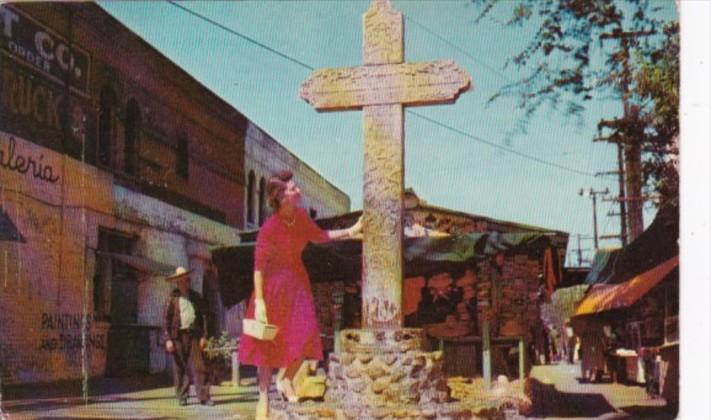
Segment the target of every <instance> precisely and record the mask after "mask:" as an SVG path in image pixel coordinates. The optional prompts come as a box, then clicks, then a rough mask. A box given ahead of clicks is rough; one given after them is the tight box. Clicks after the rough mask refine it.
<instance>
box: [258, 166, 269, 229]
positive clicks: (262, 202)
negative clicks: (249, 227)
mask: <svg viewBox="0 0 711 420" xmlns="http://www.w3.org/2000/svg"><path fill="white" fill-rule="evenodd" d="M266 197H267V182H266V181H265V180H264V178H261V179H260V180H259V226H262V223H264V220H265V219H266V218H267V203H266V201H267V200H266Z"/></svg>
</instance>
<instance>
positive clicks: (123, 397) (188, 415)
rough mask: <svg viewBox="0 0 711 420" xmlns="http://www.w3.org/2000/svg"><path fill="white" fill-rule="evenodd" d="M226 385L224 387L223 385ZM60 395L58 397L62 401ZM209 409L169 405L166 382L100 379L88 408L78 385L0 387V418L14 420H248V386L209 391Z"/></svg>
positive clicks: (252, 397) (253, 395) (253, 396)
mask: <svg viewBox="0 0 711 420" xmlns="http://www.w3.org/2000/svg"><path fill="white" fill-rule="evenodd" d="M225 384H227V383H225ZM62 393H63V395H62ZM211 393H212V398H213V400H214V401H215V406H214V407H203V406H201V405H200V404H199V403H198V401H197V399H196V398H194V397H193V398H190V400H189V405H188V406H187V407H180V406H179V405H178V403H177V401H176V399H175V394H174V390H173V387H172V385H171V382H170V379H168V378H166V377H156V376H148V377H144V378H133V379H101V380H98V381H95V383H92V387H91V393H90V397H89V403H88V404H86V403H85V401H84V400H83V398H82V397H81V385H80V384H79V383H78V382H76V381H73V382H67V383H62V384H51V385H49V384H47V385H31V386H20V387H3V395H2V397H3V400H2V405H0V409H1V410H2V411H0V413H1V414H0V418H2V419H3V420H5V419H4V418H3V417H2V414H4V415H5V416H7V418H8V419H10V420H15V419H18V420H19V419H151V420H164V419H165V420H167V419H245V420H246V419H251V418H252V417H254V407H255V403H256V400H257V389H256V387H254V386H249V387H239V388H235V387H232V386H231V385H225V386H213V387H211Z"/></svg>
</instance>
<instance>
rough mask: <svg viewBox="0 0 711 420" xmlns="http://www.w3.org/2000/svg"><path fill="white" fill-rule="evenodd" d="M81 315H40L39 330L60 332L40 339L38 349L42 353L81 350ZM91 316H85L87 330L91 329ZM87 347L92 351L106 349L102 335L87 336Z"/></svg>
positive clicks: (45, 313) (104, 337) (44, 313)
mask: <svg viewBox="0 0 711 420" xmlns="http://www.w3.org/2000/svg"><path fill="white" fill-rule="evenodd" d="M82 321H83V315H82V314H80V313H47V312H43V313H42V320H41V323H40V329H42V330H50V331H60V333H59V334H58V335H56V336H44V337H41V338H40V345H39V349H40V350H43V351H60V350H79V349H81V348H82V338H81V328H82ZM91 321H92V320H91V316H87V320H86V322H87V329H89V330H90V329H91ZM86 344H87V347H88V348H90V349H94V350H105V349H106V336H105V335H104V334H87V336H86Z"/></svg>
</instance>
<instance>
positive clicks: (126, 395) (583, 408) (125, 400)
mask: <svg viewBox="0 0 711 420" xmlns="http://www.w3.org/2000/svg"><path fill="white" fill-rule="evenodd" d="M579 372H580V367H579V365H568V364H560V365H549V366H534V368H533V370H532V372H531V380H530V381H531V390H532V391H533V408H532V412H531V413H530V415H529V416H530V418H547V419H554V418H565V419H571V418H600V419H613V418H639V419H655V420H661V419H672V418H674V416H672V415H671V414H669V413H667V412H666V411H665V410H664V408H663V406H664V401H663V400H661V399H651V398H649V397H648V396H647V394H646V393H645V390H644V388H643V387H641V386H630V385H621V384H614V383H601V384H589V383H579V381H578V380H577V378H578V377H579V376H580V373H579ZM92 390H93V391H92V392H93V394H94V396H92V397H91V398H90V402H89V404H88V405H85V404H83V401H82V399H81V398H80V397H76V395H80V386H79V384H77V383H76V382H72V383H66V384H59V385H55V386H52V387H44V386H24V387H22V388H9V389H7V390H5V389H4V390H3V404H2V410H3V413H5V414H6V415H8V417H9V419H11V420H14V419H156V420H157V419H203V418H205V419H211V418H214V419H251V418H252V413H253V410H254V404H255V401H256V397H257V393H256V388H255V387H254V386H245V387H240V388H233V387H232V386H219V387H212V394H213V397H214V400H215V402H216V405H215V406H214V407H202V406H200V405H199V404H197V400H195V399H194V398H193V399H191V400H190V405H189V406H188V407H179V406H178V405H177V404H176V402H175V398H174V397H173V390H172V387H171V386H170V382H169V380H168V379H167V378H165V377H148V378H141V379H130V380H119V379H111V380H107V379H103V380H99V381H97V382H96V383H94V384H93V387H92ZM64 395H75V397H71V398H66V397H64ZM3 420H4V419H3Z"/></svg>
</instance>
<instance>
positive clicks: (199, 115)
mask: <svg viewBox="0 0 711 420" xmlns="http://www.w3.org/2000/svg"><path fill="white" fill-rule="evenodd" d="M249 133H252V134H249ZM247 136H252V137H259V136H261V137H263V138H264V140H263V143H264V144H265V145H268V146H269V145H271V146H270V147H271V148H276V147H277V146H274V145H275V144H276V142H275V141H274V140H273V139H271V138H270V137H268V136H267V135H266V134H264V133H263V132H262V131H261V129H259V127H257V126H256V125H254V123H252V122H250V121H249V120H248V119H247V118H245V117H244V116H243V115H242V114H240V113H239V112H238V111H237V110H236V109H234V108H233V107H232V106H230V105H229V104H227V103H226V102H225V101H223V100H222V99H220V98H219V97H217V96H216V95H215V94H214V93H212V92H211V91H209V90H208V89H206V88H205V87H204V86H202V85H201V84H200V83H198V82H197V81H196V80H195V79H193V78H192V77H191V76H190V75H189V74H187V73H186V72H185V71H183V70H182V69H181V68H179V67H178V66H176V65H175V64H173V63H172V62H171V61H169V60H168V59H167V58H165V57H164V56H163V55H162V54H160V53H159V52H158V51H156V50H155V49H154V48H153V47H152V46H150V45H149V44H147V43H146V42H145V41H143V40H142V39H141V38H140V37H138V36H136V35H135V34H133V33H132V32H131V31H129V30H128V29H127V28H126V27H125V26H123V25H122V24H121V23H120V22H118V21H117V20H116V19H114V18H113V17H111V16H110V15H109V14H107V13H106V12H104V11H103V10H102V9H101V8H100V7H99V6H97V5H95V4H93V3H39V4H32V3H18V4H3V5H0V214H2V217H3V221H2V223H0V226H2V228H3V230H8V232H9V230H10V228H12V229H11V230H12V232H9V233H8V235H5V234H4V233H3V235H0V238H2V240H0V307H2V308H3V309H2V311H0V336H2V340H0V375H1V377H2V381H3V382H4V383H12V382H38V381H50V380H57V379H69V378H78V377H80V376H81V374H82V366H83V365H85V366H86V367H87V371H88V373H89V375H91V376H101V375H105V374H106V375H125V374H142V373H155V372H161V371H164V370H165V369H167V368H168V363H167V360H168V359H167V358H166V354H165V352H164V351H163V348H162V345H163V343H162V338H161V336H160V325H161V319H162V311H163V304H164V301H165V299H166V297H167V295H168V293H169V291H170V289H171V287H172V286H171V285H170V284H167V283H166V282H164V281H163V277H164V276H165V275H166V274H167V273H169V272H170V271H172V270H174V269H175V267H176V266H178V265H182V266H187V267H190V268H192V269H194V272H193V274H192V279H191V281H192V286H193V288H194V289H196V290H198V291H200V292H202V293H203V294H204V295H205V296H206V297H207V298H208V300H209V302H210V304H211V308H212V311H213V312H214V314H215V318H216V320H217V324H218V327H219V326H220V325H222V324H224V318H225V316H226V314H225V313H224V311H223V310H222V307H221V302H220V297H219V288H218V287H217V284H216V278H215V276H214V275H211V271H210V258H211V253H210V249H212V248H214V247H220V246H229V245H235V244H237V243H238V242H239V236H238V231H239V230H240V229H242V228H244V226H245V219H246V216H247V215H246V212H245V208H246V203H247V201H248V197H247V194H245V192H246V190H247V188H246V184H247V179H246V178H247V177H246V173H245V165H247V162H246V153H245V139H246V138H247ZM292 157H293V156H292ZM264 158H265V159H267V158H268V156H265V157H264ZM293 159H294V160H295V162H298V159H297V158H295V157H293ZM251 167H254V165H253V166H251ZM297 173H298V171H297ZM260 175H261V173H260ZM302 182H307V183H310V182H313V183H314V185H316V187H315V188H317V189H318V188H326V189H327V190H328V193H324V194H313V196H314V197H316V198H318V197H319V196H323V197H330V196H329V194H331V193H332V194H335V195H336V196H338V195H339V194H342V193H341V192H340V191H337V190H336V189H335V188H334V187H332V186H330V184H327V183H326V182H325V181H323V180H322V179H321V178H320V177H319V176H318V175H317V174H315V173H314V174H313V179H312V178H307V179H305V181H302ZM327 200H331V201H334V202H338V203H341V204H339V205H341V206H342V205H343V204H342V203H346V204H345V206H346V208H345V209H344V211H347V210H348V208H347V205H348V200H347V197H346V198H345V200H343V197H339V198H338V199H331V198H328V199H327ZM339 200H340V201H339ZM329 202H330V201H329ZM310 205H311V206H312V207H313V208H317V209H319V210H323V211H324V212H326V213H327V212H328V211H338V210H340V208H339V207H328V206H329V205H330V204H328V205H326V204H324V205H322V204H320V202H315V203H312V204H310ZM326 209H328V210H326ZM84 325H87V331H88V333H87V335H86V342H85V343H86V346H85V347H86V348H87V350H88V352H86V354H83V353H82V347H83V344H82V334H81V332H82V328H83V327H84Z"/></svg>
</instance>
